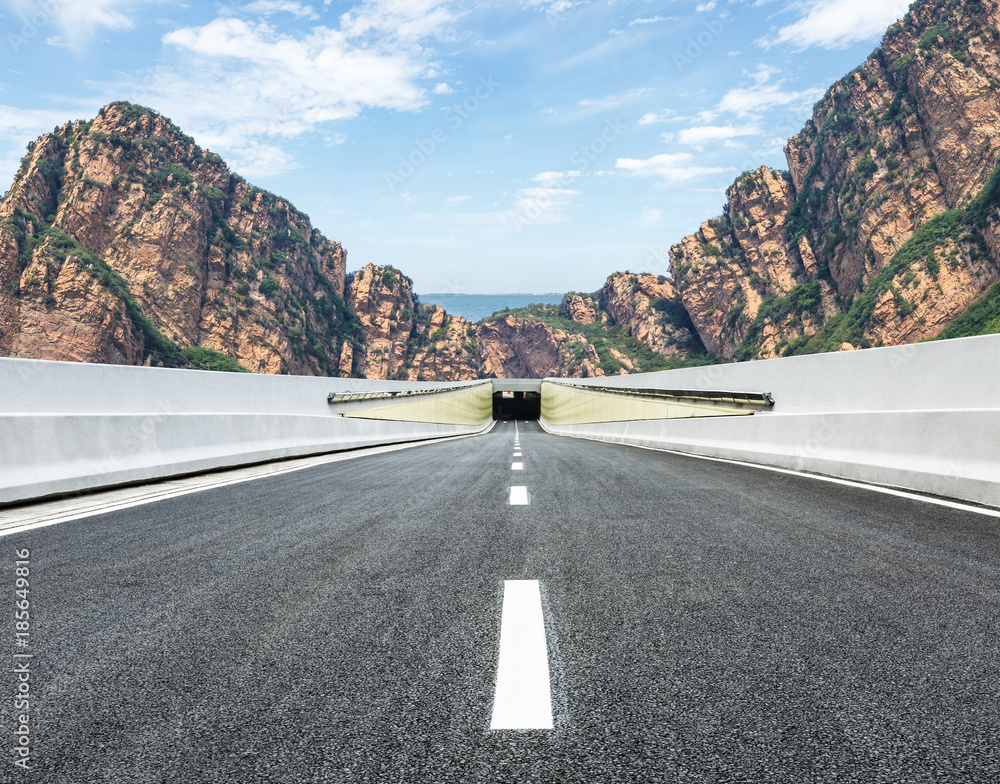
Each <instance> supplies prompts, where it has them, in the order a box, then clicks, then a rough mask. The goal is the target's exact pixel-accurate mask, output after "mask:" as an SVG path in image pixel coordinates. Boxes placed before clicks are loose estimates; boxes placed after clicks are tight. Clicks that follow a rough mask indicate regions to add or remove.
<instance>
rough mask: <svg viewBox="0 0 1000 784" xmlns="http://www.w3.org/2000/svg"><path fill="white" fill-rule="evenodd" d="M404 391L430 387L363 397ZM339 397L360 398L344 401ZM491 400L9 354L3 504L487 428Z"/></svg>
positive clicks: (420, 386)
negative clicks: (390, 393)
mask: <svg viewBox="0 0 1000 784" xmlns="http://www.w3.org/2000/svg"><path fill="white" fill-rule="evenodd" d="M400 390H407V391H409V392H414V391H420V392H422V393H423V394H419V395H413V394H408V395H405V396H393V397H391V398H388V399H387V397H386V396H384V395H379V396H373V397H371V398H369V399H364V400H358V399H356V397H355V395H356V393H363V392H387V391H400ZM331 394H332V395H334V396H335V397H334V398H333V400H331V399H330V395H331ZM340 395H348V396H349V397H350V398H351V400H350V401H349V402H344V403H339V402H337V400H338V398H337V397H336V396H340ZM491 395H492V388H491V386H490V384H489V382H485V383H484V382H477V381H472V382H465V383H457V384H456V383H449V384H432V383H408V382H386V381H368V380H359V379H334V378H313V377H303V376H265V375H250V374H243V373H215V372H206V371H196V370H171V369H163V368H145V367H130V366H119V365H91V364H82V363H75V362H47V361H38V360H23V359H0V504H9V503H14V502H19V501H26V500H31V499H37V498H42V497H46V496H51V495H57V494H65V493H73V492H77V491H83V490H92V489H96V488H100V487H110V486H114V485H121V484H126V483H132V482H144V481H149V480H155V479H162V478H166V477H171V476H180V475H183V474H189V473H196V472H200V471H209V470H214V469H220V468H228V467H233V466H239V465H248V464H252V463H258V462H263V461H267V460H276V459H281V458H288V457H300V456H305V455H315V454H322V453H324V452H334V451H338V450H344V449H357V448H360V447H367V446H376V445H381V444H390V443H401V442H406V441H418V440H425V439H430V438H438V437H443V436H454V435H466V434H471V433H477V432H480V431H482V430H485V429H486V428H488V427H489V426H490V424H491V418H492V417H491ZM390 404H391V405H390ZM404 407H407V408H406V410H405V411H402V412H401V411H400V409H403V408H404ZM366 412H368V414H367V415H366ZM407 420H411V421H407ZM412 420H415V421H412Z"/></svg>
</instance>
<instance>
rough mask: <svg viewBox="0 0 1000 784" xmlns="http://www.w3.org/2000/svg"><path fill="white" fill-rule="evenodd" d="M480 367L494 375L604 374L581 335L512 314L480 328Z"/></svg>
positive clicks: (541, 376) (598, 359)
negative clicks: (481, 360)
mask: <svg viewBox="0 0 1000 784" xmlns="http://www.w3.org/2000/svg"><path fill="white" fill-rule="evenodd" d="M479 343H480V346H481V350H482V352H483V354H484V358H483V370H484V372H485V374H486V375H488V376H496V377H497V378H546V377H549V376H560V377H563V378H592V377H595V376H603V375H604V371H603V370H602V369H601V368H600V358H599V357H598V355H597V351H596V350H595V349H594V347H593V346H592V345H590V344H589V343H588V342H587V339H586V338H585V337H584V336H583V335H579V334H573V333H569V332H566V331H565V330H562V329H559V328H558V327H552V326H549V325H547V324H545V323H544V322H542V321H539V320H537V319H533V318H519V317H518V316H515V315H513V314H510V315H506V316H502V317H499V318H493V319H487V320H486V321H484V322H483V323H482V324H481V325H480V327H479Z"/></svg>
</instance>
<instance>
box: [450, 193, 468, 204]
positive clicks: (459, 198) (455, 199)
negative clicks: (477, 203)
mask: <svg viewBox="0 0 1000 784" xmlns="http://www.w3.org/2000/svg"><path fill="white" fill-rule="evenodd" d="M471 198H472V197H471V196H469V195H467V194H466V195H463V196H449V197H448V198H447V199H445V200H444V203H445V204H461V203H462V202H463V201H469V200H470V199H471Z"/></svg>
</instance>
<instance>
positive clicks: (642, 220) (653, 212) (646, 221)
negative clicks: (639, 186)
mask: <svg viewBox="0 0 1000 784" xmlns="http://www.w3.org/2000/svg"><path fill="white" fill-rule="evenodd" d="M662 219H663V210H658V209H656V208H654V207H643V208H642V213H641V214H640V215H639V217H638V218H636V219H635V220H634V221H632V222H633V223H634V224H635V225H636V226H641V227H642V228H644V229H648V228H649V227H650V226H656V225H658V224H659V223H660V222H661V221H662Z"/></svg>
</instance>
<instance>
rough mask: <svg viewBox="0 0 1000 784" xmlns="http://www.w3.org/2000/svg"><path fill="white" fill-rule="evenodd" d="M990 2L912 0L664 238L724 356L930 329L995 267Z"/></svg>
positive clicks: (708, 336)
mask: <svg viewBox="0 0 1000 784" xmlns="http://www.w3.org/2000/svg"><path fill="white" fill-rule="evenodd" d="M998 28H1000V5H998V3H997V0H981V1H979V2H954V1H953V0H938V1H937V2H918V3H916V4H914V6H913V7H912V8H911V10H910V12H909V13H908V14H907V16H906V17H905V19H903V20H901V21H900V22H899V23H897V24H895V25H893V26H892V27H891V28H890V29H889V30H888V32H887V33H886V35H885V38H884V40H883V42H882V46H881V47H880V48H879V49H876V50H875V51H874V52H873V53H872V55H871V56H870V57H869V58H868V60H867V61H866V62H865V63H864V64H863V65H862V66H860V67H859V68H857V69H855V70H854V71H852V72H851V73H849V74H848V75H847V76H845V77H844V78H843V79H841V80H840V81H839V82H838V83H837V84H835V85H834V86H833V87H831V88H830V90H829V91H828V92H827V93H826V95H825V96H824V98H823V99H822V100H821V101H820V102H819V103H817V105H816V107H815V109H814V112H813V116H812V119H811V120H810V121H809V122H808V123H807V124H806V127H805V128H804V129H803V130H802V132H801V133H799V134H798V135H796V136H795V137H793V138H792V139H790V140H789V141H788V145H787V147H786V148H785V154H786V159H787V162H788V171H786V172H778V171H773V170H770V169H768V168H766V167H762V168H760V169H758V170H757V171H752V172H746V173H744V174H743V175H742V176H741V177H739V178H738V179H737V180H736V182H735V183H734V184H733V185H732V186H731V188H730V189H729V192H728V196H729V202H728V204H727V205H726V210H725V212H724V214H723V215H722V216H720V217H718V218H715V219H713V220H710V221H707V222H706V223H704V224H702V226H701V228H700V229H699V231H698V232H696V233H695V234H693V235H691V236H689V237H685V238H684V239H683V240H681V241H680V242H679V243H677V244H676V245H675V246H674V247H673V248H672V249H671V262H672V268H673V278H674V281H673V282H674V284H675V285H676V287H677V291H678V292H679V295H680V300H681V302H682V304H683V306H684V308H685V310H686V311H687V312H688V314H689V315H690V317H691V321H692V322H693V324H694V325H695V328H696V329H697V331H698V334H699V335H700V337H701V339H702V340H703V342H704V344H705V346H706V347H707V348H708V349H709V351H711V352H712V353H713V354H714V355H716V356H717V357H720V358H725V359H753V358H759V357H771V356H776V355H780V354H789V353H798V352H805V351H809V352H812V351H828V350H837V349H841V348H859V347H867V346H870V345H882V344H886V345H891V344H898V343H906V342H912V341H916V340H921V339H924V338H931V337H935V336H937V335H938V334H939V333H941V332H942V330H943V328H944V327H945V326H946V325H947V324H949V322H951V321H952V320H953V319H955V318H956V317H957V316H959V315H960V314H962V313H963V312H964V311H965V310H966V309H967V308H969V307H970V305H972V304H973V303H974V302H975V301H976V300H977V299H978V298H980V297H981V296H982V295H983V293H984V292H985V291H986V290H987V289H988V287H989V286H990V284H991V283H992V282H993V281H995V280H997V278H998V277H1000V263H998V259H1000V256H998V250H1000V245H998V241H1000V238H998V235H997V226H998V223H1000V219H998V211H997V205H998V203H1000V182H998V174H997V171H996V166H997V161H998V157H1000V100H998V96H1000V29H998Z"/></svg>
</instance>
